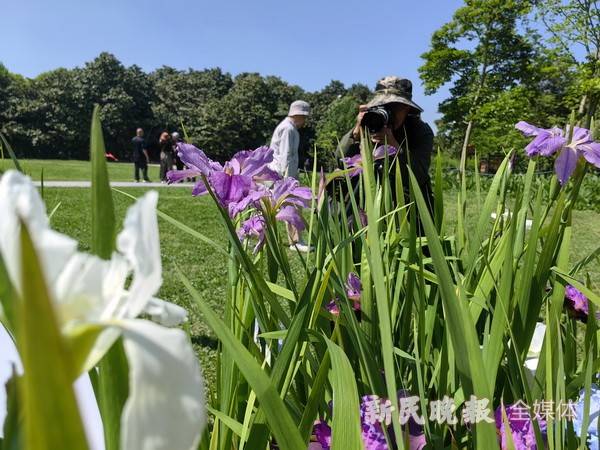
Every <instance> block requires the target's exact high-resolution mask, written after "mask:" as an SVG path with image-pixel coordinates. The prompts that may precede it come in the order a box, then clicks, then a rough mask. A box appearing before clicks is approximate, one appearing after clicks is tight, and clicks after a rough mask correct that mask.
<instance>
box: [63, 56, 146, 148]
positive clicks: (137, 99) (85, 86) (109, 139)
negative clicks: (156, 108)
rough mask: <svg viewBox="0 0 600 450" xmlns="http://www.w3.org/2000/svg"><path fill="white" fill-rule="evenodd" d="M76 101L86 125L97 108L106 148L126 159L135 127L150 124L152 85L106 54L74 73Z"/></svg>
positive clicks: (137, 70) (132, 69) (141, 75)
mask: <svg viewBox="0 0 600 450" xmlns="http://www.w3.org/2000/svg"><path fill="white" fill-rule="evenodd" d="M75 75H76V76H75V83H74V84H75V87H76V92H77V101H78V104H79V105H80V107H81V111H82V116H83V117H85V120H87V122H88V123H89V120H90V117H91V113H92V110H93V105H94V104H96V103H97V104H99V105H100V107H101V109H100V114H101V118H102V125H103V128H104V132H105V134H104V136H105V142H106V148H107V150H108V151H110V152H112V153H115V154H118V155H119V156H120V157H121V158H126V157H128V156H129V154H130V151H131V149H130V144H129V142H130V140H131V137H132V136H134V134H135V129H136V128H137V127H148V126H149V125H151V123H152V109H151V106H150V104H151V101H152V99H153V97H154V90H153V86H152V82H151V80H150V78H149V77H148V75H146V74H145V73H144V72H143V71H142V70H141V69H140V68H139V67H137V66H132V67H129V68H125V67H124V66H123V64H121V62H120V61H119V60H118V59H117V58H115V56H114V55H111V54H110V53H101V54H100V55H99V56H98V57H97V58H96V59H94V60H93V61H92V62H89V63H87V64H86V65H85V67H84V68H83V69H81V70H77V71H75Z"/></svg>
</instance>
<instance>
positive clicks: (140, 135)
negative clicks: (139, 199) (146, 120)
mask: <svg viewBox="0 0 600 450" xmlns="http://www.w3.org/2000/svg"><path fill="white" fill-rule="evenodd" d="M135 134H136V136H135V137H134V138H133V139H132V140H131V143H132V144H133V165H134V167H135V173H134V175H135V181H136V183H139V181H140V170H141V171H142V176H143V178H144V183H147V182H149V181H150V179H149V178H148V163H149V162H150V158H149V157H148V146H147V145H146V140H145V139H144V130H142V129H141V128H138V129H137V130H136V131H135Z"/></svg>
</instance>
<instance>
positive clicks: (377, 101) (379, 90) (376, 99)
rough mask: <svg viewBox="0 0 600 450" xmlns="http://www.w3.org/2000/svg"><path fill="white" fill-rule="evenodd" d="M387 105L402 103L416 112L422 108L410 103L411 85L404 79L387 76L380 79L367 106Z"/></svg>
mask: <svg viewBox="0 0 600 450" xmlns="http://www.w3.org/2000/svg"><path fill="white" fill-rule="evenodd" d="M388 103H404V104H405V105H408V106H410V107H412V108H413V109H414V110H416V111H417V112H423V108H421V107H420V106H419V105H417V104H416V103H415V102H413V101H412V83H411V82H410V80H408V79H406V78H400V77H395V76H389V77H385V78H382V79H381V80H379V81H378V82H377V85H376V86H375V95H374V96H373V98H372V99H371V101H370V102H369V103H367V106H368V107H369V108H371V107H373V106H382V105H386V104H388Z"/></svg>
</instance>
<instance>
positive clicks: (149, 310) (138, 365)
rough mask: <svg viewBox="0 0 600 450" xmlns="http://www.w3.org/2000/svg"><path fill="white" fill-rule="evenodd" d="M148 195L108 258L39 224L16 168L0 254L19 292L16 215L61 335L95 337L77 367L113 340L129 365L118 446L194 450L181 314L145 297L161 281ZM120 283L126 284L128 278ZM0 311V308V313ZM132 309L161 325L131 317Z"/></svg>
mask: <svg viewBox="0 0 600 450" xmlns="http://www.w3.org/2000/svg"><path fill="white" fill-rule="evenodd" d="M157 200H158V194H157V193H156V192H148V193H147V194H146V195H144V196H143V197H142V198H140V199H139V200H138V201H137V202H136V203H135V204H134V205H133V206H131V207H130V208H129V210H128V211H127V216H126V218H125V222H124V227H123V231H121V233H120V234H119V235H118V237H117V251H116V252H115V253H114V254H113V255H112V258H111V259H110V260H103V259H101V258H98V257H97V256H94V255H90V254H86V253H82V252H79V251H77V242H76V241H75V240H73V239H71V238H70V237H68V236H65V235H63V234H60V233H58V232H56V231H54V230H52V229H50V226H49V220H48V216H47V215H46V208H45V206H44V203H43V202H42V199H41V198H40V196H39V194H38V192H37V189H36V188H35V187H34V185H33V184H32V182H31V180H30V179H29V178H28V177H26V176H24V175H22V174H21V173H19V172H16V171H9V172H6V173H5V174H4V175H3V176H2V178H1V179H0V211H1V213H0V253H1V255H2V259H3V260H4V264H5V266H6V269H7V272H8V275H9V277H10V280H11V282H12V283H13V286H14V288H15V289H16V291H17V292H19V293H20V292H22V289H21V287H22V286H21V283H22V277H21V252H20V248H19V245H20V239H19V227H20V225H19V218H20V219H21V220H23V221H24V223H25V224H26V225H27V228H28V230H29V234H30V235H31V238H32V240H33V244H34V247H35V249H36V252H37V254H38V256H39V259H40V263H41V265H42V268H43V272H44V277H45V279H46V284H47V286H48V290H49V293H50V296H51V298H52V300H53V302H54V305H55V308H56V312H57V316H58V319H59V322H60V326H61V329H62V332H63V334H64V335H65V337H66V338H67V339H68V338H70V337H74V336H77V335H78V334H79V333H81V332H82V330H85V329H86V328H89V327H100V328H101V329H102V330H103V331H102V332H101V333H100V335H99V337H98V338H97V339H96V341H95V344H94V347H93V348H92V350H91V351H90V352H89V354H87V355H84V356H85V357H84V358H83V359H82V360H83V361H85V362H84V363H83V364H82V366H81V367H79V368H78V369H79V371H80V373H85V372H86V371H87V370H90V369H91V368H92V367H94V366H95V365H96V364H97V363H98V361H99V360H100V359H101V358H102V356H104V354H105V353H106V351H107V350H108V349H109V348H110V346H111V345H112V344H113V343H114V341H115V340H116V339H117V338H118V337H119V336H122V337H123V344H124V349H125V353H126V355H127V360H128V363H129V398H128V399H127V402H126V404H125V407H124V409H123V414H122V417H121V437H120V439H121V448H124V449H128V450H142V449H148V448H152V449H154V450H190V449H195V448H197V445H198V442H199V439H200V434H201V432H202V429H203V427H204V425H205V422H206V411H205V405H204V387H203V381H202V377H201V373H200V367H199V365H198V361H197V359H196V356H195V354H194V351H193V349H192V346H191V344H190V342H189V339H188V337H187V335H186V333H185V332H184V331H182V330H180V329H177V328H165V326H162V325H166V326H174V325H177V324H179V323H181V322H182V321H184V320H185V319H186V312H185V310H183V309H182V308H180V307H179V306H177V305H174V304H172V303H168V302H164V301H162V300H159V299H157V298H154V297H153V296H154V295H155V294H156V293H157V291H158V289H159V288H160V286H161V284H162V275H161V274H162V268H161V260H160V246H159V237H158V223H157V219H156V204H157ZM130 276H131V278H130V282H129V281H128V280H129V277H130ZM0 312H1V311H0ZM142 313H145V314H148V315H149V316H150V317H152V319H153V320H156V321H158V322H160V323H161V325H158V324H156V323H154V322H151V321H148V320H143V319H139V318H138V316H139V315H140V314H142Z"/></svg>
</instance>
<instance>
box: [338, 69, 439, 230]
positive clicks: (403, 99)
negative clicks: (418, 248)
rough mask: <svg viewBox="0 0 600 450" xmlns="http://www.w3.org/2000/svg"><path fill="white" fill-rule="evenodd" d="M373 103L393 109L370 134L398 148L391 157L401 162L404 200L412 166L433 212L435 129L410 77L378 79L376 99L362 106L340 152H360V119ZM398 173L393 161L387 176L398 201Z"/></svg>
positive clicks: (380, 164) (379, 166)
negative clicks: (415, 99)
mask: <svg viewBox="0 0 600 450" xmlns="http://www.w3.org/2000/svg"><path fill="white" fill-rule="evenodd" d="M373 107H384V108H385V109H386V110H387V111H388V112H389V113H390V116H391V120H390V123H389V125H386V126H385V127H383V128H382V129H381V130H379V131H378V132H377V133H374V134H373V135H371V140H372V141H373V143H374V145H375V146H379V145H383V144H384V143H387V145H389V146H392V147H395V148H396V149H397V150H398V153H397V156H395V157H393V158H391V161H393V160H395V161H396V163H397V164H400V176H401V177H402V185H403V188H404V197H405V199H404V200H405V202H408V201H410V195H409V192H410V179H409V176H408V167H409V166H410V168H411V170H412V171H413V173H414V175H415V178H416V179H417V182H418V184H419V187H420V188H421V192H422V193H423V197H424V198H425V201H426V203H427V206H428V209H429V211H430V212H432V211H433V201H434V199H433V190H432V188H431V178H430V176H429V167H430V164H431V155H432V153H433V131H432V130H431V128H430V127H429V125H427V123H425V122H423V120H421V112H422V111H423V109H422V108H421V107H420V106H418V105H417V104H416V103H415V102H413V101H412V83H411V82H410V80H407V79H402V78H398V77H393V76H390V77H385V78H383V79H381V80H379V81H378V83H377V86H376V88H375V95H374V97H373V99H372V100H371V101H370V102H369V103H368V104H367V105H361V106H360V107H359V113H358V116H357V122H356V126H355V127H354V129H353V130H351V131H350V132H348V133H347V134H346V135H345V136H344V137H343V138H342V140H341V141H340V146H339V148H338V152H341V153H342V154H343V155H344V156H354V155H356V154H357V153H360V137H361V133H362V132H363V129H362V127H361V121H362V118H363V116H364V114H365V112H366V111H367V109H368V108H373ZM382 172H383V161H378V162H376V173H377V174H378V175H379V176H383V173H382ZM395 174H396V170H395V167H394V165H393V164H390V171H389V174H388V175H387V176H388V177H389V178H390V183H391V186H392V189H391V194H392V197H393V202H394V204H395V203H396V198H395V194H396V191H395V189H394V188H393V186H395V180H394V178H395ZM421 228H422V227H421V225H420V223H419V230H418V231H419V232H420V233H421V232H422V229H421Z"/></svg>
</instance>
